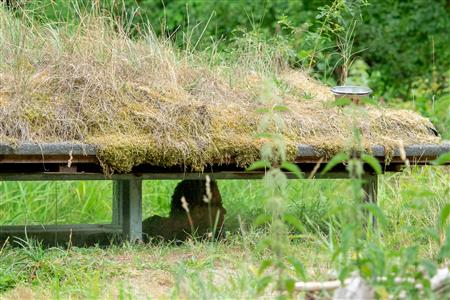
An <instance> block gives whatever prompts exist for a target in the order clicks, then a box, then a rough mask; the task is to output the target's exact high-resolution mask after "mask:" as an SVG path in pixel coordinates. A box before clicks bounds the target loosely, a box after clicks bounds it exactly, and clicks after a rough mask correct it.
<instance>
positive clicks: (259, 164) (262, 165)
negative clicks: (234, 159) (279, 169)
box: [246, 160, 270, 172]
mask: <svg viewBox="0 0 450 300" xmlns="http://www.w3.org/2000/svg"><path fill="white" fill-rule="evenodd" d="M268 168H270V163H269V162H268V161H267V160H258V161H255V162H254V163H252V164H251V165H250V166H249V167H248V168H247V169H246V171H247V172H250V171H255V170H261V169H268Z"/></svg>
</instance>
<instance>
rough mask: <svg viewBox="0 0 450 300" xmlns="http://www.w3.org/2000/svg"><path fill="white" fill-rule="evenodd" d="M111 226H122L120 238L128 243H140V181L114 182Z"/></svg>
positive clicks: (135, 179) (136, 179) (134, 179)
mask: <svg viewBox="0 0 450 300" xmlns="http://www.w3.org/2000/svg"><path fill="white" fill-rule="evenodd" d="M113 224H120V225H122V237H123V239H124V240H128V241H130V242H138V241H142V180H141V179H138V178H133V179H126V180H115V181H114V200H113Z"/></svg>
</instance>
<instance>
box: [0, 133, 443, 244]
mask: <svg viewBox="0 0 450 300" xmlns="http://www.w3.org/2000/svg"><path fill="white" fill-rule="evenodd" d="M297 148H298V155H297V158H296V159H295V163H296V164H297V165H298V166H299V167H300V169H301V170H302V172H304V173H305V178H312V179H320V178H335V179H337V178H348V173H347V172H346V170H345V166H343V165H338V166H336V167H334V168H333V169H332V170H331V171H330V172H327V173H325V174H321V172H320V171H321V170H322V169H323V168H324V166H325V165H326V163H327V161H328V159H327V158H326V157H322V156H321V155H320V154H319V153H320V152H319V151H318V150H317V149H315V148H314V147H312V146H308V145H298V147H297ZM448 151H450V143H448V142H445V143H442V144H437V145H412V146H406V147H405V154H406V158H407V159H408V160H409V161H410V163H411V164H414V165H426V164H429V163H430V162H431V161H432V160H434V159H435V158H436V157H438V156H439V155H441V154H442V153H446V152H448ZM96 154H97V151H96V147H95V146H93V145H85V144H70V143H59V144H26V143H25V144H21V145H19V146H13V145H9V144H0V180H2V181H48V180H112V181H113V183H114V187H113V195H112V201H113V212H112V223H111V224H69V225H67V224H66V225H32V226H25V225H22V226H17V225H14V226H0V241H1V240H5V239H6V238H7V237H8V236H19V237H23V236H25V235H26V236H28V237H30V236H35V237H37V238H39V239H43V240H45V241H47V242H49V243H53V242H57V243H67V242H69V241H70V242H71V243H74V244H87V243H102V244H105V243H109V242H110V241H111V240H113V239H117V240H129V241H140V240H142V238H143V236H142V235H143V233H142V181H143V180H152V179H170V180H174V179H199V180H201V179H204V178H205V177H206V176H207V175H208V176H210V178H211V179H259V178H262V176H264V171H251V172H248V171H246V170H245V169H244V168H240V167H236V166H235V165H233V164H227V165H209V166H208V167H207V168H205V171H204V172H203V173H195V172H187V171H185V170H184V169H183V168H182V167H172V168H161V167H158V166H152V165H139V166H136V167H134V168H133V170H132V172H130V173H126V174H112V175H109V176H108V175H105V174H104V172H103V169H102V167H101V165H100V163H99V160H98V158H97V156H96ZM372 155H373V156H374V157H376V158H377V159H378V160H379V162H380V163H381V165H382V167H383V172H398V171H401V170H402V168H403V167H404V158H403V159H402V157H401V154H400V151H399V150H396V151H394V154H393V156H392V158H391V159H390V161H389V162H388V161H387V160H386V159H385V155H386V153H385V149H384V147H382V146H375V147H373V148H372ZM365 171H366V172H365V175H364V180H365V183H364V184H363V188H364V191H365V196H364V197H365V199H364V200H365V201H370V202H376V201H377V182H378V179H377V175H376V174H375V173H374V172H373V170H371V169H367V170H365ZM311 174H312V176H310V175H311ZM288 176H289V177H290V178H295V176H294V175H293V174H288Z"/></svg>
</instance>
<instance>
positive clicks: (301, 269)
mask: <svg viewBox="0 0 450 300" xmlns="http://www.w3.org/2000/svg"><path fill="white" fill-rule="evenodd" d="M287 261H288V262H289V263H290V264H291V265H292V266H293V267H294V270H295V274H296V275H297V276H298V277H300V278H302V279H305V278H306V271H305V266H304V265H303V264H302V263H301V262H300V261H299V260H298V259H297V258H296V257H293V256H289V257H288V258H287Z"/></svg>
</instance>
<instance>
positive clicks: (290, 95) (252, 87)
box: [0, 8, 439, 172]
mask: <svg viewBox="0 0 450 300" xmlns="http://www.w3.org/2000/svg"><path fill="white" fill-rule="evenodd" d="M114 26H115V24H112V22H111V20H110V19H108V18H101V17H85V18H83V21H82V22H81V24H80V25H76V26H75V25H71V26H69V25H67V26H61V25H60V26H58V27H55V26H50V25H36V24H33V25H29V24H28V25H25V24H24V23H23V22H21V21H19V20H17V19H15V18H14V17H12V16H11V15H9V14H8V13H6V12H5V11H3V10H1V8H0V141H2V142H10V143H21V142H60V141H69V142H82V143H93V144H97V145H98V146H99V148H100V151H99V158H100V160H101V161H102V163H103V164H104V165H105V167H106V168H107V169H109V171H113V170H114V171H119V172H127V171H130V170H131V168H132V167H133V166H134V165H137V164H140V163H144V162H145V163H150V164H154V165H160V166H174V165H185V166H187V167H188V168H192V169H194V170H202V169H203V167H204V166H205V165H206V164H208V163H213V162H214V163H227V162H231V161H233V162H235V163H237V164H239V165H247V164H249V163H250V162H252V161H254V160H256V159H258V157H259V150H258V149H259V147H260V145H261V143H262V141H261V140H258V139H256V138H255V133H256V130H257V124H258V123H259V120H260V115H259V114H258V113H257V112H256V110H257V108H258V106H259V105H260V104H259V102H258V100H257V99H258V97H259V95H260V93H261V92H260V91H261V89H262V86H263V85H264V82H265V81H266V78H272V79H273V78H275V82H276V83H277V84H276V88H275V89H273V91H272V93H273V95H274V96H277V97H280V98H281V99H283V100H282V101H283V103H284V104H285V105H286V106H288V107H289V109H290V111H289V112H288V113H286V115H285V122H286V125H287V126H286V132H285V136H286V143H287V145H288V147H290V149H291V150H292V151H290V152H289V153H291V154H292V155H293V154H294V153H295V151H293V149H294V147H295V145H296V144H299V143H303V144H311V145H315V146H318V147H319V148H321V149H323V150H324V151H327V152H335V151H338V150H340V149H342V148H344V147H347V146H349V145H351V141H352V126H355V127H357V128H359V129H360V130H361V132H362V139H363V144H364V145H365V146H370V145H374V144H381V145H385V146H391V147H393V146H396V145H397V144H398V141H400V140H401V141H402V142H403V144H404V145H408V144H412V143H438V142H439V138H437V137H436V136H434V135H432V134H430V131H429V127H433V126H432V124H431V123H430V122H429V121H428V120H427V119H425V118H422V117H421V116H419V115H417V114H416V113H414V112H410V111H399V110H390V109H385V108H377V107H372V106H368V107H358V108H349V107H346V108H338V107H336V106H334V105H333V104H332V103H333V101H332V96H331V94H330V93H329V92H328V88H326V87H324V86H323V85H321V84H319V83H318V82H316V81H314V80H312V79H311V78H310V77H308V76H307V75H306V74H305V73H302V72H299V71H293V70H291V69H289V68H287V67H286V66H285V64H284V63H282V60H281V59H280V57H279V55H278V54H277V53H276V51H269V50H270V49H269V48H268V47H269V46H268V45H264V44H258V45H253V46H252V47H249V49H246V51H247V50H248V52H247V54H245V53H244V52H242V49H241V50H240V52H239V53H238V55H236V59H235V60H234V61H228V63H215V64H213V65H212V64H211V61H209V60H206V59H203V58H202V57H203V56H202V55H201V54H197V55H195V54H192V53H187V52H182V51H177V50H175V49H174V48H173V47H171V46H170V44H169V43H167V42H166V41H159V40H157V39H156V38H155V37H154V35H152V34H151V33H149V34H147V35H145V36H142V37H141V38H140V39H138V40H131V39H129V38H128V37H127V36H125V35H124V34H121V33H120V30H119V32H118V31H117V30H114ZM244 48H245V47H244ZM266 50H267V51H266Z"/></svg>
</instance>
